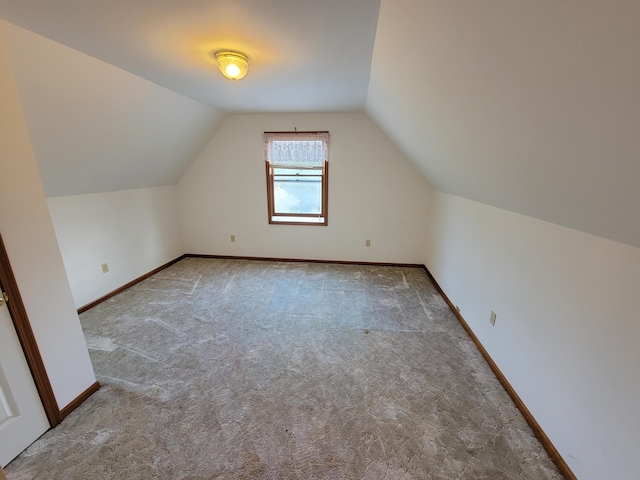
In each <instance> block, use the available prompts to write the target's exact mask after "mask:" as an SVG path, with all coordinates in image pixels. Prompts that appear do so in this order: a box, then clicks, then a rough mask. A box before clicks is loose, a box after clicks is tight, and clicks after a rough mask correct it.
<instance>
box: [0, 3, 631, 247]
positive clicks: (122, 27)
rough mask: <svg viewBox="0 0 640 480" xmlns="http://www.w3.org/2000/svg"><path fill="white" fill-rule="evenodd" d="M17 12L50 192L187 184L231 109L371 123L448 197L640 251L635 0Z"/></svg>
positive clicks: (1, 8)
mask: <svg viewBox="0 0 640 480" xmlns="http://www.w3.org/2000/svg"><path fill="white" fill-rule="evenodd" d="M0 17H1V18H2V19H4V20H5V21H7V22H9V23H3V24H2V25H0V26H2V27H4V28H0V33H4V38H5V41H6V43H7V44H8V47H9V51H10V53H12V55H13V61H14V64H15V71H16V77H17V79H18V86H19V88H20V90H21V92H22V95H23V103H24V108H25V115H26V117H27V122H28V124H29V130H30V134H31V136H32V143H33V145H34V150H35V151H36V156H37V158H38V162H39V165H40V169H41V174H42V177H43V183H44V185H45V189H46V191H47V194H48V195H49V196H55V195H68V194H75V193H89V192H98V191H108V190H119V189H125V188H136V187H142V186H153V185H167V184H173V183H175V182H176V181H177V179H178V178H180V176H181V175H182V174H183V173H184V171H185V170H186V168H188V166H189V164H190V163H191V161H193V159H194V158H195V157H196V156H197V154H198V153H199V151H200V150H201V149H202V148H203V147H204V145H205V144H206V142H207V140H208V139H209V138H210V137H211V135H213V134H214V133H215V131H216V129H217V128H218V127H219V125H220V124H221V122H222V121H223V120H224V117H225V115H226V114H227V113H242V112H301V111H305V112H309V111H313V112H319V111H358V110H360V111H361V110H365V111H366V112H367V113H368V114H369V115H370V116H371V117H372V118H373V119H374V120H375V121H376V122H377V123H378V124H379V125H380V126H381V127H382V128H383V129H384V130H385V131H386V133H387V134H388V135H389V136H390V137H391V138H392V139H393V140H394V141H395V143H396V144H397V145H398V147H400V148H401V149H402V150H403V151H404V153H405V154H406V156H407V158H409V159H410V160H411V161H412V162H413V163H414V164H415V165H416V166H417V167H418V168H419V169H420V170H421V171H422V172H423V174H424V175H425V177H426V178H427V179H428V180H429V182H430V183H431V184H432V185H433V186H434V187H436V188H437V189H439V190H441V191H444V192H448V193H452V194H455V195H460V196H463V197H466V198H470V199H472V200H476V201H479V202H483V203H487V204H490V205H494V206H497V207H501V208H505V209H508V210H512V211H516V212H519V213H523V214H526V215H530V216H533V217H536V218H540V219H543V220H547V221H550V222H554V223H557V224H560V225H564V226H567V227H570V228H575V229H578V230H581V231H585V232H588V233H592V234H595V235H599V236H603V237H606V238H611V239H614V240H618V241H621V242H624V243H628V244H631V245H635V246H640V214H639V213H638V212H640V188H638V185H640V135H639V134H638V133H639V132H640V55H638V54H637V49H638V45H640V28H638V25H640V3H638V2H637V0H607V1H605V0H602V1H597V2H584V1H583V0H565V1H562V2H558V1H557V0H537V1H532V0H516V1H514V0H488V1H484V2H468V1H463V0H382V1H379V0H326V1H322V2H319V1H317V0H280V1H277V0H271V1H264V0H233V1H232V0H206V1H205V0H190V1H184V2H175V1H173V0H137V1H136V2H130V1H125V0H111V1H109V2H104V1H97V0H60V1H57V2H50V1H47V0H29V1H25V0H0ZM16 26H18V27H22V28H18V27H16ZM23 29H26V30H23ZM32 32H34V33H36V34H38V35H34V34H33V33H32ZM39 35H42V36H43V37H46V38H43V37H40V36H39ZM48 39H51V40H54V41H55V42H52V41H51V40H48ZM56 42H58V43H56ZM222 48H232V49H238V50H240V51H242V52H244V53H246V54H247V55H248V56H249V58H250V61H251V67H250V72H249V75H247V77H246V78H245V79H243V80H242V81H240V82H230V81H228V80H226V79H224V78H223V77H222V76H221V75H220V73H219V72H217V71H216V66H215V63H214V61H213V59H212V58H211V52H213V51H215V50H218V49H222ZM80 52H82V53H80ZM114 67H118V68H114ZM132 74H133V75H132ZM488 228H490V226H488Z"/></svg>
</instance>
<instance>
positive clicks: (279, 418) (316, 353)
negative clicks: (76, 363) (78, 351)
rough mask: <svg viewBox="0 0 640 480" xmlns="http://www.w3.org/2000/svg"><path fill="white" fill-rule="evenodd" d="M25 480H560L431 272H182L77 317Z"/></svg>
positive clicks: (245, 268) (191, 266) (187, 267)
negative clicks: (66, 405) (65, 405)
mask: <svg viewBox="0 0 640 480" xmlns="http://www.w3.org/2000/svg"><path fill="white" fill-rule="evenodd" d="M81 322H82V325H83V328H84V331H85V335H86V338H87V343H88V345H89V349H90V353H91V358H92V360H93V365H94V368H95V371H96V375H97V377H98V381H100V383H101V384H102V389H101V390H99V391H98V392H97V393H96V394H94V395H93V396H92V397H91V398H90V399H89V400H88V401H86V402H85V403H84V404H83V405H82V406H81V407H80V408H78V409H77V410H76V411H75V412H73V413H72V414H71V415H70V416H69V417H67V419H66V420H65V421H64V422H63V423H62V424H61V425H60V426H58V427H57V428H55V429H54V430H52V431H49V432H47V433H46V434H45V435H44V436H43V437H41V438H40V439H39V440H38V441H37V442H36V443H34V444H33V445H32V446H31V447H29V448H28V449H27V450H26V451H25V452H23V453H22V454H21V455H20V456H19V457H18V458H17V459H16V460H14V461H13V462H12V463H10V464H9V466H8V468H7V469H6V470H7V476H8V479H9V480H23V479H51V480H53V479H60V480H62V479H64V480H70V479H169V480H171V479H185V480H186V479H189V480H205V479H214V478H220V479H225V478H228V479H249V478H263V479H316V478H318V479H320V478H322V479H361V478H366V479H389V480H391V479H405V480H406V479H433V480H435V479H443V480H444V479H446V480H451V479H474V480H478V479H491V480H497V479H505V480H507V479H508V480H515V479H532V480H533V479H535V480H539V479H561V478H562V477H561V475H560V474H559V473H558V472H557V470H556V468H555V466H554V465H553V464H552V462H551V461H550V459H549V458H548V456H547V455H546V454H545V452H544V450H543V449H542V447H541V446H540V444H539V443H538V441H537V440H536V439H535V437H534V436H533V434H532V432H531V430H530V429H529V427H528V425H527V424H526V422H525V420H524V419H523V418H522V416H521V415H520V413H519V412H518V410H517V409H516V408H515V406H514V404H513V403H512V402H511V400H510V399H509V397H508V396H507V394H506V392H505V391H504V390H503V388H502V387H501V386H500V384H499V382H498V381H497V379H496V378H495V376H494V375H493V374H492V372H491V371H490V369H489V367H488V365H487V364H486V363H485V361H484V360H483V358H482V356H481V355H480V353H479V352H478V351H477V349H476V348H475V346H474V345H473V343H472V342H471V340H470V339H469V337H468V336H467V334H466V333H465V332H464V330H463V329H462V327H461V326H460V325H459V323H458V321H457V320H456V318H455V317H454V316H453V314H452V313H451V312H450V311H449V309H448V307H447V305H446V304H445V302H444V301H443V299H442V298H441V297H440V296H439V295H438V293H437V292H436V290H435V288H434V287H433V285H432V284H431V282H430V281H429V279H428V277H427V276H426V274H425V272H424V271H423V270H421V269H418V268H408V267H405V268H395V267H375V266H356V265H333V264H314V263H285V262H263V261H248V260H216V259H197V258H188V259H184V260H182V261H180V262H178V263H177V264H175V265H173V266H172V267H170V268H168V269H166V270H164V271H162V272H160V273H158V274H156V275H155V276H153V277H151V278H149V279H147V280H145V281H144V282H141V283H139V284H137V285H136V286H134V287H132V288H130V289H129V290H127V291H125V292H123V293H121V294H120V295H117V296H116V297H114V298H112V299H111V300H108V301H107V302H105V303H103V304H101V305H99V306H97V307H95V308H93V309H92V310H89V311H88V312H86V313H84V314H82V315H81Z"/></svg>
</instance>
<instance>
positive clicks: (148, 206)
mask: <svg viewBox="0 0 640 480" xmlns="http://www.w3.org/2000/svg"><path fill="white" fill-rule="evenodd" d="M48 203H49V210H50V212H51V218H52V220H53V226H54V228H55V232H56V235H57V237H58V243H59V245H60V251H61V252H62V258H63V260H64V265H65V268H66V270H67V275H68V277H69V283H70V284H71V291H72V293H73V298H74V300H75V305H76V307H81V306H83V305H86V304H88V303H90V302H92V301H93V300H96V299H97V298H100V297H101V296H103V295H105V294H107V293H109V292H111V291H113V290H115V289H117V288H119V287H121V286H122V285H124V284H126V283H128V282H130V281H131V280H133V279H135V278H137V277H140V276H141V275H144V274H145V273H147V272H150V271H151V270H153V269H155V268H157V267H159V266H161V265H163V264H165V263H167V262H169V261H171V260H173V259H175V258H177V257H179V256H180V255H182V253H183V251H182V246H181V242H180V232H179V227H178V207H177V200H176V188H175V187H157V188H143V189H136V190H124V191H118V192H107V193H96V194H89V195H73V196H68V197H53V198H49V199H48ZM103 263H107V264H108V265H109V272H108V273H102V264H103Z"/></svg>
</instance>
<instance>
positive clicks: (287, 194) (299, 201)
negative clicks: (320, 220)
mask: <svg viewBox="0 0 640 480" xmlns="http://www.w3.org/2000/svg"><path fill="white" fill-rule="evenodd" d="M274 173H275V175H274V178H273V187H274V188H273V197H274V198H273V200H274V204H275V205H274V206H275V212H274V213H313V214H320V213H322V176H321V175H319V174H318V173H319V172H318V171H317V170H294V169H280V168H276V169H275V170H274Z"/></svg>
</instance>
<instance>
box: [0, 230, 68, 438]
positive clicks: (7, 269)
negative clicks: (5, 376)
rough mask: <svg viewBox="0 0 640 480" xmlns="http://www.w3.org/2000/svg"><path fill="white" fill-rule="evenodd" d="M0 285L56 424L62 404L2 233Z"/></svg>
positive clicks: (44, 404)
mask: <svg viewBox="0 0 640 480" xmlns="http://www.w3.org/2000/svg"><path fill="white" fill-rule="evenodd" d="M0 287H1V288H2V291H3V292H5V293H6V294H7V300H6V301H7V308H8V309H9V314H10V315H11V320H12V322H13V326H14V328H15V329H16V333H17V335H18V339H19V340H20V345H21V346H22V351H23V352H24V356H25V358H26V360H27V365H29V370H31V375H32V376H33V382H34V383H35V385H36V389H37V390H38V395H40V401H41V402H42V407H43V408H44V411H45V413H46V415H47V419H48V420H49V425H51V427H52V428H53V427H55V426H56V425H58V424H59V423H60V422H61V421H62V417H61V415H60V408H59V407H58V402H57V401H56V398H55V395H54V393H53V388H52V387H51V382H50V381H49V376H48V375H47V370H46V368H45V366H44V361H43V360H42V356H41V355H40V350H39V349H38V343H37V342H36V337H35V335H34V334H33V330H32V328H31V323H29V317H28V316H27V310H26V309H25V307H24V303H23V302H22V296H21V295H20V291H19V290H18V284H17V282H16V279H15V277H14V275H13V269H12V268H11V263H10V262H9V256H8V255H7V250H6V248H5V246H4V242H3V240H2V235H1V234H0Z"/></svg>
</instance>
